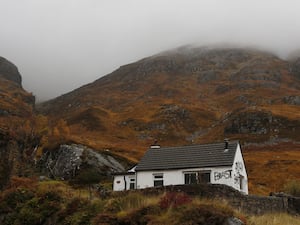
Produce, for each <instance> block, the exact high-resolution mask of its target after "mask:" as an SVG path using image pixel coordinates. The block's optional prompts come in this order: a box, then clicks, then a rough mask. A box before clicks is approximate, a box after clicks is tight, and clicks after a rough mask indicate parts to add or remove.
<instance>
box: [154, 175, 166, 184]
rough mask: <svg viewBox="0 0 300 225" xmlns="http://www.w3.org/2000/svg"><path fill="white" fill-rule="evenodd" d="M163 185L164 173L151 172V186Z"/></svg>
mask: <svg viewBox="0 0 300 225" xmlns="http://www.w3.org/2000/svg"><path fill="white" fill-rule="evenodd" d="M163 186H164V174H163V173H154V174H153V187H163Z"/></svg>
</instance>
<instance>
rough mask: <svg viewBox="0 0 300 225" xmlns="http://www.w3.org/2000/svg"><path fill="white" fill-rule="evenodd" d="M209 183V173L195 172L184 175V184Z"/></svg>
mask: <svg viewBox="0 0 300 225" xmlns="http://www.w3.org/2000/svg"><path fill="white" fill-rule="evenodd" d="M199 183H210V171H195V172H187V173H185V174H184V184H199Z"/></svg>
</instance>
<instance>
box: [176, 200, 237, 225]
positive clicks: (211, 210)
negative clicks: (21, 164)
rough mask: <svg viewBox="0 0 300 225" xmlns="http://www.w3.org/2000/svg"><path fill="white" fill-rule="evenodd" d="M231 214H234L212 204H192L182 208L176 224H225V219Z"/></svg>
mask: <svg viewBox="0 0 300 225" xmlns="http://www.w3.org/2000/svg"><path fill="white" fill-rule="evenodd" d="M230 216H232V213H228V212H227V211H226V210H223V209H220V208H216V207H214V206H212V205H204V204H203V205H195V204H191V205H189V206H184V207H183V208H181V210H180V214H179V217H178V220H177V221H178V222H177V223H176V224H180V225H183V224H199V225H206V224H211V225H217V224H225V221H226V220H227V219H228V217H230Z"/></svg>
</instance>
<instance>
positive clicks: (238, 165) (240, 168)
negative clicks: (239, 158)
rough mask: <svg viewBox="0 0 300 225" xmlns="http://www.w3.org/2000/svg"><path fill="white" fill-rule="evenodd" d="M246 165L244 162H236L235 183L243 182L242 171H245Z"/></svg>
mask: <svg viewBox="0 0 300 225" xmlns="http://www.w3.org/2000/svg"><path fill="white" fill-rule="evenodd" d="M243 170H244V167H243V163H242V162H236V163H235V174H234V184H236V185H240V182H241V173H242V172H243Z"/></svg>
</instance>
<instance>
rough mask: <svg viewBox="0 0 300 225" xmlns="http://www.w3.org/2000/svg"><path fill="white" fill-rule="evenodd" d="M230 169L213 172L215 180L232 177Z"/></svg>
mask: <svg viewBox="0 0 300 225" xmlns="http://www.w3.org/2000/svg"><path fill="white" fill-rule="evenodd" d="M231 174H232V170H225V171H223V172H214V179H215V181H217V180H220V179H222V178H224V179H229V178H231V177H232V175H231Z"/></svg>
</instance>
